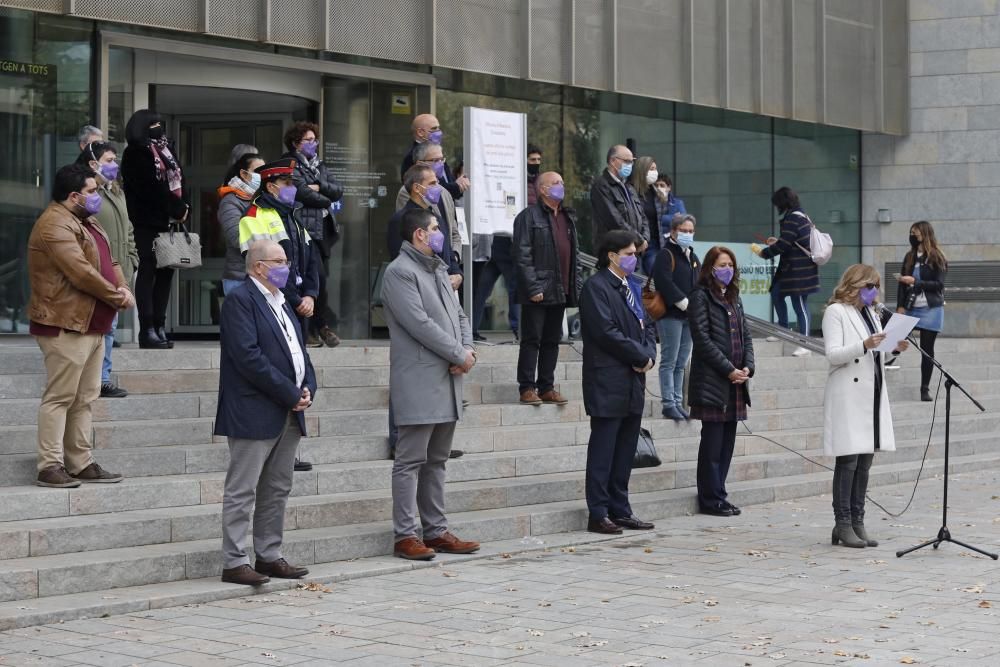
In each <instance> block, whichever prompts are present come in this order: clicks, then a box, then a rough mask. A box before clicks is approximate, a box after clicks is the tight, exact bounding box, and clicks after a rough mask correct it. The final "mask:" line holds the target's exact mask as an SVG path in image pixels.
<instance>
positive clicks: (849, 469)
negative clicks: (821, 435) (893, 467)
mask: <svg viewBox="0 0 1000 667" xmlns="http://www.w3.org/2000/svg"><path fill="white" fill-rule="evenodd" d="M873 460H875V455H874V454H851V455H850V456H838V457H837V464H836V465H835V466H834V468H833V517H834V518H835V519H836V520H837V521H852V522H854V523H860V522H861V521H862V520H863V519H864V518H865V495H866V494H867V493H868V473H869V471H870V470H871V467H872V461H873Z"/></svg>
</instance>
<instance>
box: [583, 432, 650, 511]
mask: <svg viewBox="0 0 1000 667" xmlns="http://www.w3.org/2000/svg"><path fill="white" fill-rule="evenodd" d="M641 426H642V415H629V416H628V417H621V418H616V417H591V418H590V442H589V443H587V477H586V490H587V509H588V510H589V511H590V518H591V519H595V520H600V519H603V518H604V517H607V516H610V517H612V518H615V519H623V518H625V517H630V516H632V506H631V505H629V502H628V481H629V478H630V477H631V476H632V461H633V459H635V448H636V445H637V444H638V442H639V428H640V427H641Z"/></svg>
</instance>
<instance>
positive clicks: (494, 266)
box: [472, 236, 521, 334]
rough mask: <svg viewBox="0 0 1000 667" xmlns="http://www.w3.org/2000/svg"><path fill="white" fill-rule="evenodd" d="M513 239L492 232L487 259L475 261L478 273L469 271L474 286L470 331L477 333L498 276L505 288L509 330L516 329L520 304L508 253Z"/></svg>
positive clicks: (515, 330)
mask: <svg viewBox="0 0 1000 667" xmlns="http://www.w3.org/2000/svg"><path fill="white" fill-rule="evenodd" d="M512 247H513V240H512V239H511V238H510V237H509V236H494V237H493V244H492V246H491V250H490V260H489V261H488V262H477V263H476V264H477V265H479V266H478V267H477V268H478V273H474V274H473V280H474V282H473V285H474V287H475V290H476V294H475V297H474V298H475V303H474V304H473V308H472V332H473V333H476V334H478V333H479V327H480V326H482V323H483V315H484V314H485V312H486V301H487V299H489V298H490V294H492V293H493V286H494V285H496V283H497V280H499V278H500V276H503V282H504V286H505V287H506V288H507V323H508V324H510V329H511V331H514V332H517V330H518V324H519V315H520V312H521V306H519V305H518V303H517V285H516V281H517V272H516V271H515V270H514V257H513V254H512V250H511V249H512Z"/></svg>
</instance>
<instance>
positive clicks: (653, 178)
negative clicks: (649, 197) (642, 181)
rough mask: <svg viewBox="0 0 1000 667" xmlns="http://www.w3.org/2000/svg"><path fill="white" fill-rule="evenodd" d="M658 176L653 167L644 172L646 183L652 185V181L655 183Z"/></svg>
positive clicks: (658, 173)
mask: <svg viewBox="0 0 1000 667" xmlns="http://www.w3.org/2000/svg"><path fill="white" fill-rule="evenodd" d="M659 177H660V172H658V171H656V170H655V169H650V170H649V171H647V172H646V185H652V184H653V183H656V179H658V178H659Z"/></svg>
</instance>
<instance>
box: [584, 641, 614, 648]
mask: <svg viewBox="0 0 1000 667" xmlns="http://www.w3.org/2000/svg"><path fill="white" fill-rule="evenodd" d="M607 645H608V640H607V639H601V640H597V641H592V642H587V643H586V644H583V646H582V648H596V647H598V646H607Z"/></svg>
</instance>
